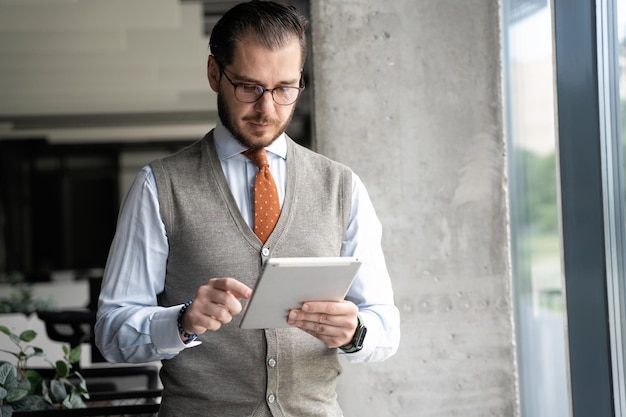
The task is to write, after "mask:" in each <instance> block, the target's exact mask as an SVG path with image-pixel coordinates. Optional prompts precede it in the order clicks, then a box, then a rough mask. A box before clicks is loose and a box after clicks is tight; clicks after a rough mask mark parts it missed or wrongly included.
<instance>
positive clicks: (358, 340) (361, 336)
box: [339, 314, 367, 353]
mask: <svg viewBox="0 0 626 417" xmlns="http://www.w3.org/2000/svg"><path fill="white" fill-rule="evenodd" d="M357 319H358V320H359V323H358V325H357V327H356V331H355V332H354V336H352V340H351V341H350V343H348V344H346V345H343V346H340V347H339V349H341V350H342V351H343V352H345V353H355V352H358V351H359V350H361V349H363V341H364V340H365V335H366V333H367V327H365V324H364V323H363V319H362V318H361V315H360V314H359V315H357Z"/></svg>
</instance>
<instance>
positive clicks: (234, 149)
mask: <svg viewBox="0 0 626 417" xmlns="http://www.w3.org/2000/svg"><path fill="white" fill-rule="evenodd" d="M285 136H286V135H285V134H284V133H283V134H281V135H280V136H279V137H278V138H277V139H276V140H275V141H274V142H272V143H271V144H270V146H267V147H266V148H265V149H266V150H267V151H268V152H271V153H273V154H275V155H277V156H280V157H281V158H283V159H286V158H287V139H286V138H285ZM213 138H214V140H215V149H216V150H217V156H218V157H219V158H220V161H224V160H226V159H229V158H232V157H233V156H236V155H239V154H240V153H241V152H243V151H245V150H246V149H247V148H245V147H244V146H243V145H241V143H239V141H238V140H237V139H235V138H234V137H233V135H232V134H231V133H230V132H229V131H228V129H226V127H225V126H224V125H223V124H222V122H221V120H219V119H218V121H217V124H216V126H215V130H214V131H213Z"/></svg>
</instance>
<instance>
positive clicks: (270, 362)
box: [267, 358, 276, 368]
mask: <svg viewBox="0 0 626 417" xmlns="http://www.w3.org/2000/svg"><path fill="white" fill-rule="evenodd" d="M267 365H268V366H269V367H270V368H273V367H275V366H276V359H274V358H269V359H268V360H267Z"/></svg>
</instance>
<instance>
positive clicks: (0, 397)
mask: <svg viewBox="0 0 626 417" xmlns="http://www.w3.org/2000/svg"><path fill="white" fill-rule="evenodd" d="M8 394H9V391H7V390H6V389H4V387H0V402H2V401H4V399H5V398H6V397H7V395H8Z"/></svg>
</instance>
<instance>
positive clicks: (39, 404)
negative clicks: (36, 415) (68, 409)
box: [13, 395, 50, 411]
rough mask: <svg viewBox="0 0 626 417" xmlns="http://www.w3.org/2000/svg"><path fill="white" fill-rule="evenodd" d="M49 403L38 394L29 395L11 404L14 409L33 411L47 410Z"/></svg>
mask: <svg viewBox="0 0 626 417" xmlns="http://www.w3.org/2000/svg"><path fill="white" fill-rule="evenodd" d="M49 408H50V404H49V403H48V402H47V401H46V400H45V399H44V398H43V397H41V396H39V395H29V396H27V397H25V398H24V399H22V400H20V401H19V402H17V403H15V404H13V410H14V411H35V410H47V409H49Z"/></svg>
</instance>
